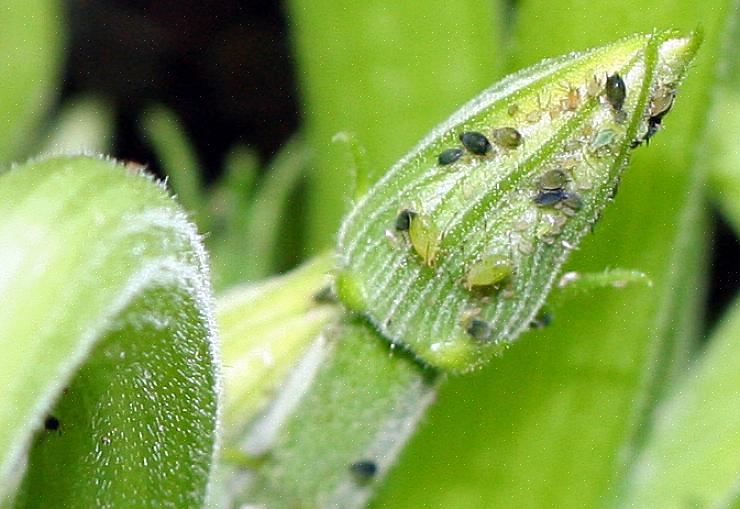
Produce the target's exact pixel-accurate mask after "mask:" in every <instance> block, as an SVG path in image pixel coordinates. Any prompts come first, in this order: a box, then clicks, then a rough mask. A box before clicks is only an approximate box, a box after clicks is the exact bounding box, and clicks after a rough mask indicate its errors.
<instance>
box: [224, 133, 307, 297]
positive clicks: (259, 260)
mask: <svg viewBox="0 0 740 509" xmlns="http://www.w3.org/2000/svg"><path fill="white" fill-rule="evenodd" d="M308 155H309V154H308V151H307V150H306V147H305V146H304V144H303V143H301V142H300V141H299V140H292V141H291V142H289V143H286V144H285V145H284V146H283V147H282V148H281V150H280V152H279V153H278V154H277V156H276V157H275V159H274V160H273V161H271V163H270V165H269V168H268V170H267V172H266V173H265V176H264V178H263V179H262V181H261V182H260V183H259V186H258V187H257V190H256V191H255V193H254V196H253V197H252V199H251V203H249V206H248V208H247V209H246V210H235V211H234V213H235V214H237V215H238V216H240V217H237V219H236V220H237V221H238V225H235V227H234V228H233V229H232V230H231V231H229V232H228V234H227V235H224V236H222V237H220V238H219V237H218V236H217V237H216V238H214V239H213V242H212V243H211V244H212V246H213V249H214V253H215V258H216V263H217V266H218V267H219V268H220V272H219V274H217V278H216V280H217V285H218V287H221V288H223V287H225V286H228V285H229V284H233V283H236V282H244V281H252V280H255V279H259V278H262V277H266V276H268V275H269V274H271V273H273V272H274V271H275V269H276V268H277V261H278V259H279V258H280V255H281V254H282V253H281V252H280V249H281V248H282V246H283V244H281V242H280V241H281V240H283V239H281V235H283V234H284V229H283V228H282V226H284V225H285V224H286V223H287V224H290V223H293V222H295V221H296V220H297V216H296V211H295V210H294V209H291V208H290V207H289V206H288V205H289V203H290V201H289V199H290V196H291V193H292V192H293V191H294V190H295V188H296V186H297V185H298V183H299V182H300V179H301V177H302V176H303V174H304V170H305V168H306V163H307V161H308ZM286 216H287V220H286Z"/></svg>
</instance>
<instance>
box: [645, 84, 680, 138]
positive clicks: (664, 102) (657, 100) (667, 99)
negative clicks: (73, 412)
mask: <svg viewBox="0 0 740 509" xmlns="http://www.w3.org/2000/svg"><path fill="white" fill-rule="evenodd" d="M675 98H676V93H675V91H671V90H665V89H664V90H662V94H661V95H658V96H655V97H653V99H652V100H651V101H650V118H648V129H647V132H646V133H645V136H644V137H643V140H644V141H645V143H649V142H650V138H652V137H653V136H655V133H657V132H658V131H659V130H660V126H661V122H663V117H664V116H665V115H666V113H668V112H669V111H671V108H672V107H673V101H674V99H675Z"/></svg>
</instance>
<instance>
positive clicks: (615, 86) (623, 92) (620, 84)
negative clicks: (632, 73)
mask: <svg viewBox="0 0 740 509" xmlns="http://www.w3.org/2000/svg"><path fill="white" fill-rule="evenodd" d="M604 92H605V93H606V100H607V101H609V104H611V105H612V108H614V111H622V106H623V105H624V99H625V97H627V86H626V85H625V84H624V80H623V79H622V77H621V76H620V75H619V74H618V73H614V74H612V75H611V76H607V77H606V86H605V87H604Z"/></svg>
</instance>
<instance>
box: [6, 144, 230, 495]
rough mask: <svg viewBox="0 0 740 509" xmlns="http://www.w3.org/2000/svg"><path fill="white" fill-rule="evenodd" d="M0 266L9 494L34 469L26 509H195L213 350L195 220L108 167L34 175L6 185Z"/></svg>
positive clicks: (212, 406)
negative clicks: (15, 481) (54, 508)
mask: <svg viewBox="0 0 740 509" xmlns="http://www.w3.org/2000/svg"><path fill="white" fill-rule="evenodd" d="M0 267H2V269H0V302H2V303H3V305H2V306H0V384H1V385H2V387H3V391H2V392H0V423H1V425H0V491H2V492H4V494H5V495H8V490H9V489H11V485H10V484H11V478H12V477H13V476H18V474H19V473H20V472H22V469H23V467H22V465H23V464H24V462H26V463H27V470H26V473H25V477H24V479H23V480H22V482H21V485H20V488H19V491H18V495H17V499H16V504H15V506H16V507H48V505H49V503H50V501H53V504H54V505H58V506H59V507H124V506H125V507H166V506H170V507H197V506H199V505H200V504H201V503H202V501H203V500H204V497H205V493H206V488H207V484H208V479H209V472H210V465H211V461H212V456H213V453H214V443H215V425H216V403H217V394H216V375H215V369H216V368H215V356H216V351H215V338H214V326H213V322H212V316H211V310H210V306H211V302H210V301H211V294H210V288H209V283H208V278H207V272H208V270H207V267H206V260H205V253H204V251H203V247H202V244H201V239H200V237H199V236H198V235H197V233H196V230H195V228H194V227H193V226H192V224H191V223H190V222H189V221H188V220H187V217H186V216H185V214H184V213H183V212H182V211H181V210H180V209H179V208H178V207H177V205H176V204H175V203H174V201H173V200H172V199H171V198H170V197H169V196H167V195H166V193H165V192H164V191H163V189H162V188H161V186H158V185H156V184H155V183H154V182H153V181H152V179H151V178H149V177H147V176H145V175H143V174H139V173H135V172H132V171H131V170H129V169H127V168H126V167H124V166H122V165H118V164H115V163H113V162H111V161H106V160H102V159H92V158H84V157H59V158H53V159H47V160H40V161H35V162H31V163H28V164H25V165H22V166H20V167H17V168H15V169H13V170H11V171H9V172H7V173H5V174H3V175H2V176H1V177H0ZM26 451H28V453H27V460H24V457H25V456H26Z"/></svg>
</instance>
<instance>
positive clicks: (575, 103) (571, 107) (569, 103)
mask: <svg viewBox="0 0 740 509" xmlns="http://www.w3.org/2000/svg"><path fill="white" fill-rule="evenodd" d="M560 105H561V106H562V108H563V111H575V110H577V109H578V107H579V106H580V105H581V91H580V90H578V89H577V88H575V87H568V93H567V94H566V95H565V97H564V98H563V99H561V100H560Z"/></svg>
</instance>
